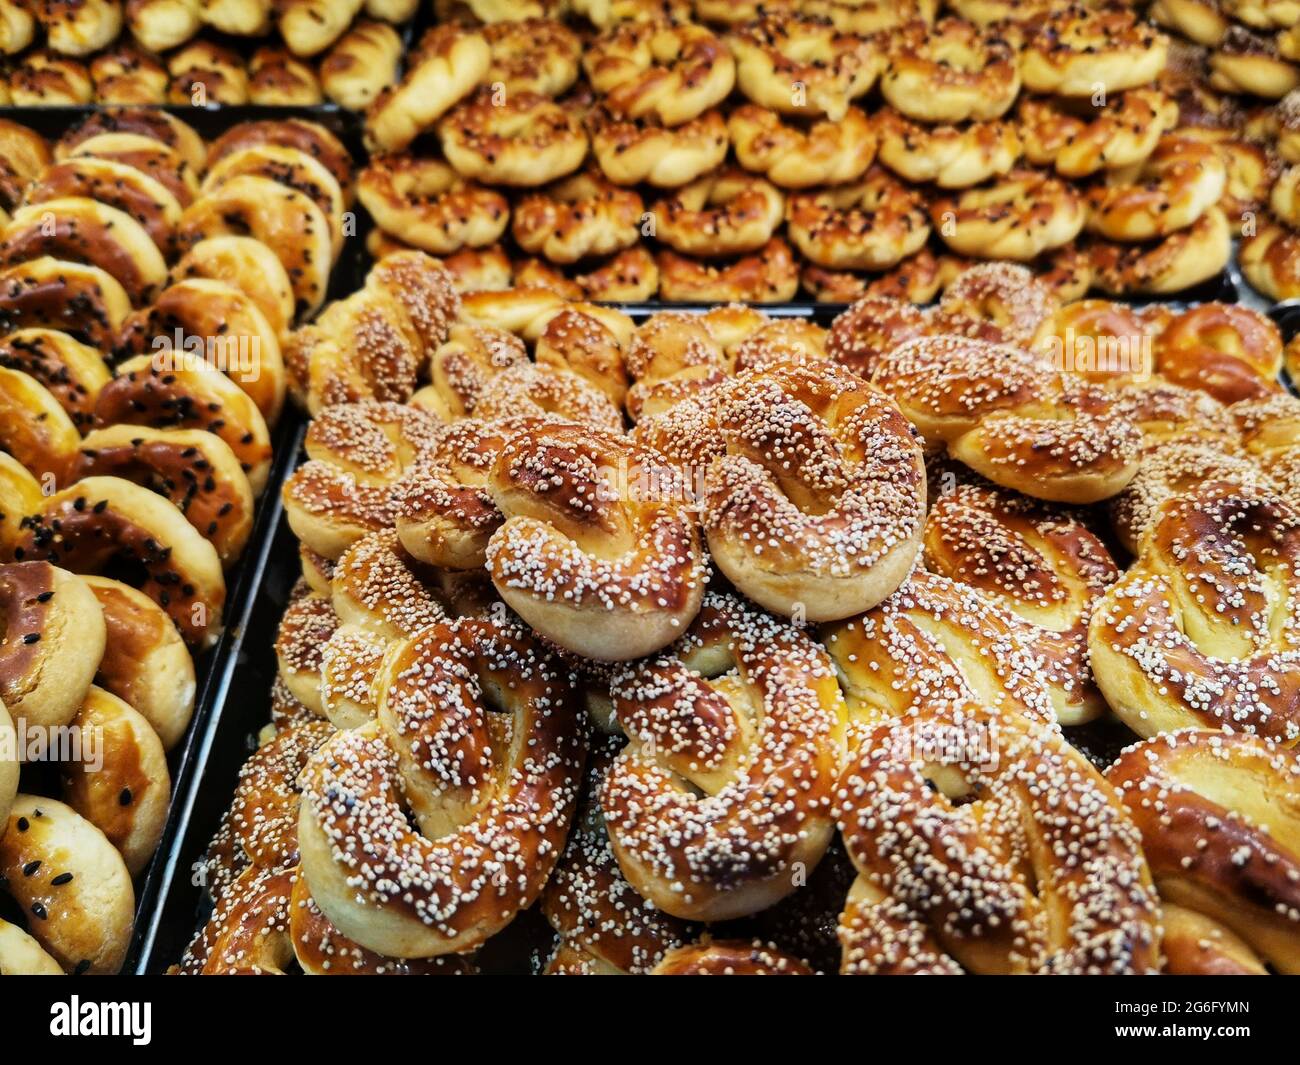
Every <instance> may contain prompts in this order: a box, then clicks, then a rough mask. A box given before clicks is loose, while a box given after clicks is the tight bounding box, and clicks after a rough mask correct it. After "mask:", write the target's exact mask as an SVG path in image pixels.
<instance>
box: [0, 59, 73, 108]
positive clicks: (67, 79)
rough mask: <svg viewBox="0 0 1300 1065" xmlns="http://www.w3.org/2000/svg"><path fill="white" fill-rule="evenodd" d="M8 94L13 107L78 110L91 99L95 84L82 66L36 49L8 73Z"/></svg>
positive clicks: (71, 60)
mask: <svg viewBox="0 0 1300 1065" xmlns="http://www.w3.org/2000/svg"><path fill="white" fill-rule="evenodd" d="M8 95H9V102H10V103H12V104H13V105H14V106H15V107H78V106H84V105H85V104H88V103H90V102H91V101H92V100H93V99H94V97H95V83H94V82H93V81H91V80H90V71H89V70H87V69H86V65H85V64H84V63H81V62H79V61H78V60H76V59H70V58H68V57H67V56H61V55H58V54H57V53H55V52H52V51H50V50H49V49H48V48H36V49H33V50H31V51H29V52H26V53H25V54H24V55H23V56H22V57H21V58H20V59H19V60H18V63H17V65H16V66H15V67H14V69H13V71H12V72H11V73H10V75H9V94H8Z"/></svg>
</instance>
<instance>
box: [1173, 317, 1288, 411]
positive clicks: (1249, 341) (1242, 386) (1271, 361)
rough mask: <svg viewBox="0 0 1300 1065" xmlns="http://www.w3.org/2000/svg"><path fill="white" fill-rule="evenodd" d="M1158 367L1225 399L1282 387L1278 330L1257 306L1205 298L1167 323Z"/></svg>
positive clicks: (1181, 381)
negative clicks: (1206, 300) (1198, 304)
mask: <svg viewBox="0 0 1300 1065" xmlns="http://www.w3.org/2000/svg"><path fill="white" fill-rule="evenodd" d="M1156 367H1157V369H1158V370H1159V371H1160V374H1161V376H1162V377H1164V378H1165V379H1166V380H1168V381H1171V382H1173V383H1174V384H1182V385H1186V386H1187V387H1189V388H1200V389H1202V390H1203V391H1205V392H1208V393H1209V394H1210V395H1212V396H1213V397H1214V398H1215V399H1218V400H1220V401H1222V402H1224V403H1236V402H1237V401H1239V400H1243V399H1259V398H1262V397H1264V396H1266V395H1268V394H1269V393H1271V392H1277V391H1279V390H1280V388H1281V385H1280V384H1279V383H1278V376H1277V375H1278V373H1279V372H1280V371H1281V369H1282V335H1281V333H1280V332H1279V331H1278V328H1277V326H1276V325H1274V324H1273V322H1272V321H1271V320H1270V319H1269V318H1267V317H1266V316H1265V315H1263V314H1261V313H1260V312H1259V311H1254V310H1251V309H1250V308H1248V307H1241V306H1237V305H1234V304H1226V303H1204V304H1201V305H1200V306H1198V307H1193V308H1192V309H1191V310H1188V311H1184V312H1183V313H1182V314H1180V315H1179V316H1178V317H1177V318H1175V319H1174V320H1173V321H1172V322H1170V323H1169V325H1168V326H1166V328H1165V330H1164V332H1162V333H1161V334H1160V337H1159V340H1158V342H1157V348H1156Z"/></svg>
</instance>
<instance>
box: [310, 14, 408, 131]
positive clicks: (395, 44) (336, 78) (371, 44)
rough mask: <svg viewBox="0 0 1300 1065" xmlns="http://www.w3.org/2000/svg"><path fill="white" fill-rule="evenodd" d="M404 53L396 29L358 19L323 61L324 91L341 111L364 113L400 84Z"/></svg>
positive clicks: (321, 79) (322, 83) (321, 67)
mask: <svg viewBox="0 0 1300 1065" xmlns="http://www.w3.org/2000/svg"><path fill="white" fill-rule="evenodd" d="M402 51H403V43H402V38H401V35H400V34H399V33H398V32H397V31H396V30H395V29H393V27H392V26H390V25H388V24H387V23H385V22H375V21H372V20H370V19H358V20H357V21H356V22H355V23H353V25H352V28H351V29H349V30H348V32H347V33H345V34H344V35H343V36H342V37H340V38H339V39H338V40H337V41H336V42H335V43H334V45H333V47H331V48H330V50H329V54H328V55H327V56H325V58H324V59H322V60H321V64H320V81H321V88H322V89H323V90H324V91H325V95H326V96H328V97H329V98H330V99H331V100H333V101H334V103H336V104H338V105H339V106H340V107H345V108H347V109H348V110H349V111H364V110H365V109H366V108H367V107H369V106H370V104H372V103H374V101H375V100H376V99H377V98H378V97H379V94H380V93H381V92H383V91H384V90H385V89H388V88H391V87H392V86H393V85H394V84H395V83H396V82H397V70H398V64H399V63H400V62H401V58H402Z"/></svg>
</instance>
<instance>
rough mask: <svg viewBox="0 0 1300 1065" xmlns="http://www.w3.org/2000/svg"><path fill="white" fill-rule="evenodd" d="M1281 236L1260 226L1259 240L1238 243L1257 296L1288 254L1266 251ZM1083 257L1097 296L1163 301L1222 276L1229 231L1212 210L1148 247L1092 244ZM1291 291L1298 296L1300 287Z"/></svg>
mask: <svg viewBox="0 0 1300 1065" xmlns="http://www.w3.org/2000/svg"><path fill="white" fill-rule="evenodd" d="M1283 232H1285V231H1283V230H1280V229H1278V228H1277V227H1274V226H1271V225H1270V224H1269V223H1267V222H1265V223H1264V224H1263V225H1262V226H1261V227H1260V231H1259V234H1258V236H1256V237H1247V238H1245V239H1244V240H1243V241H1242V245H1241V255H1240V263H1241V270H1242V273H1243V274H1245V275H1246V278H1247V279H1248V280H1249V281H1250V283H1251V284H1252V285H1255V286H1256V287H1257V288H1260V290H1261V291H1264V292H1267V291H1268V288H1261V284H1262V285H1271V284H1273V283H1274V282H1275V281H1276V279H1277V278H1278V275H1277V274H1274V273H1273V272H1272V268H1271V267H1272V264H1274V263H1279V262H1280V263H1285V262H1286V259H1287V255H1288V254H1289V253H1288V252H1286V251H1285V250H1284V249H1283V248H1282V247H1278V248H1277V249H1276V251H1275V250H1273V249H1272V248H1271V247H1270V245H1271V243H1272V242H1271V240H1270V236H1272V237H1276V236H1280V235H1281V234H1282V233H1283ZM1282 243H1283V244H1286V243H1290V242H1289V241H1284V242H1282ZM1087 255H1088V257H1089V259H1090V260H1091V262H1092V267H1093V284H1094V285H1095V286H1096V287H1097V288H1098V289H1100V290H1101V291H1102V292H1105V293H1108V294H1109V295H1112V296H1127V295H1135V294H1136V295H1146V296H1164V295H1169V294H1171V293H1175V292H1181V291H1183V290H1184V289H1188V288H1191V287H1192V286H1194V285H1199V284H1200V283H1201V282H1202V281H1208V280H1209V279H1210V278H1212V277H1216V276H1218V275H1219V274H1221V273H1222V272H1223V270H1224V268H1225V267H1226V266H1227V265H1228V259H1229V258H1230V257H1231V255H1232V230H1231V227H1230V226H1229V224H1228V219H1227V217H1226V216H1225V215H1224V213H1223V212H1222V211H1221V210H1219V208H1217V207H1211V208H1209V209H1208V210H1207V211H1206V212H1205V213H1204V214H1203V215H1201V217H1200V218H1198V219H1197V220H1196V221H1195V222H1194V223H1192V225H1191V226H1189V227H1188V228H1187V229H1180V230H1178V231H1177V232H1176V233H1172V234H1170V235H1169V236H1167V237H1165V238H1164V239H1163V240H1159V241H1156V242H1155V243H1153V244H1127V243H1119V242H1114V241H1104V240H1093V241H1091V242H1089V244H1088V246H1087ZM1261 260H1262V261H1261ZM1266 263H1267V264H1269V265H1265V264H1266ZM1283 269H1285V267H1283ZM1282 291H1283V289H1275V290H1274V292H1273V296H1274V298H1283V297H1282ZM1296 291H1297V292H1300V285H1297V287H1296Z"/></svg>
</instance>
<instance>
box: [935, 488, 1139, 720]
mask: <svg viewBox="0 0 1300 1065" xmlns="http://www.w3.org/2000/svg"><path fill="white" fill-rule="evenodd" d="M922 560H923V564H924V565H925V567H926V568H927V569H928V570H930V571H931V572H934V573H939V574H942V575H944V576H946V577H951V578H953V579H954V580H957V581H962V582H964V583H965V584H968V585H970V586H971V587H972V588H975V589H977V590H979V591H981V592H983V593H985V594H986V595H988V596H990V597H991V598H993V599H996V600H998V601H999V602H1000V603H1002V604H1003V605H1004V606H1006V607H1008V608H1009V609H1010V610H1011V611H1012V612H1013V613H1015V614H1017V615H1018V616H1019V617H1021V618H1023V619H1024V620H1025V621H1027V622H1028V623H1029V624H1030V625H1031V626H1032V627H1033V629H1034V630H1035V631H1034V633H1033V644H1034V649H1035V651H1036V652H1037V653H1038V654H1039V655H1041V656H1042V670H1043V674H1044V679H1045V680H1046V681H1047V684H1048V690H1049V692H1050V693H1051V696H1052V702H1053V708H1054V712H1055V717H1056V720H1057V721H1058V722H1060V723H1061V724H1063V725H1075V724H1080V723H1082V722H1084V721H1088V720H1090V719H1092V718H1095V717H1098V716H1100V715H1101V714H1104V713H1105V712H1106V704H1105V702H1104V701H1103V700H1102V698H1101V694H1100V692H1098V691H1097V688H1096V685H1095V684H1094V682H1093V679H1092V671H1091V669H1090V668H1089V666H1088V640H1087V635H1088V619H1089V617H1090V616H1091V614H1092V610H1093V608H1094V606H1095V604H1096V602H1097V600H1098V599H1099V598H1100V597H1101V595H1102V593H1103V592H1104V591H1105V590H1106V588H1107V587H1108V586H1109V585H1110V584H1113V583H1114V582H1115V581H1116V580H1117V579H1118V577H1119V569H1118V567H1116V565H1115V563H1114V561H1113V560H1112V559H1111V556H1110V553H1109V552H1108V551H1107V550H1106V546H1105V544H1103V543H1102V541H1101V540H1100V539H1099V538H1098V537H1097V536H1096V535H1094V534H1093V533H1092V532H1091V531H1090V530H1089V529H1088V528H1087V526H1086V525H1084V523H1083V522H1082V521H1080V520H1079V518H1078V517H1077V516H1075V515H1072V514H1070V513H1068V512H1066V511H1062V510H1059V509H1055V508H1052V507H1049V506H1045V505H1043V504H1041V503H1037V502H1035V501H1033V500H1029V499H1026V498H1025V497H1024V496H1019V495H1012V494H1011V493H1009V492H1003V491H1000V490H998V489H995V488H988V487H984V486H982V485H978V484H961V483H959V484H957V486H956V487H955V488H953V489H951V490H946V491H943V492H941V493H940V495H939V496H938V498H937V499H936V500H935V501H934V504H933V506H932V507H931V509H930V515H929V518H928V519H927V521H926V526H925V549H924V554H923V555H922Z"/></svg>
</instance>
